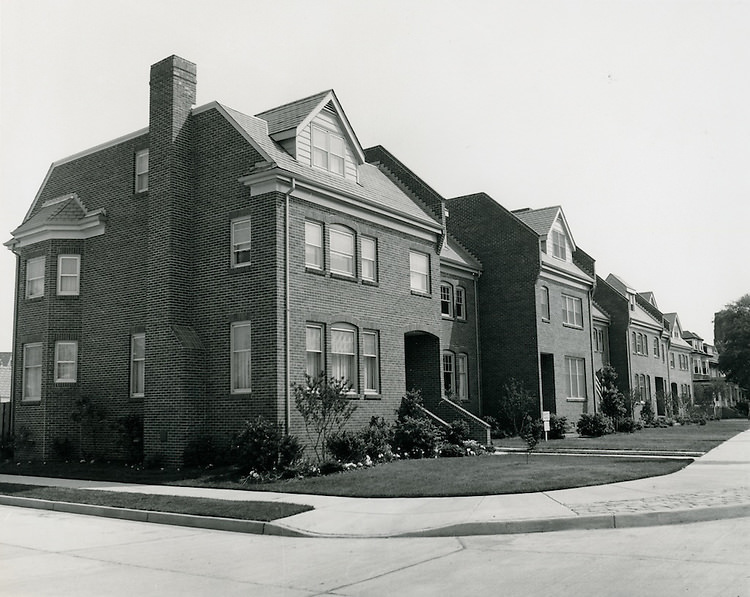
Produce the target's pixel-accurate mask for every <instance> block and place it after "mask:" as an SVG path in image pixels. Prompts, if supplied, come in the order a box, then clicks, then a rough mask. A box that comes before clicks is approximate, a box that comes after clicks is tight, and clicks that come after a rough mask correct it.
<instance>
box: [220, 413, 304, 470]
mask: <svg viewBox="0 0 750 597" xmlns="http://www.w3.org/2000/svg"><path fill="white" fill-rule="evenodd" d="M301 452H302V450H301V448H300V446H299V442H298V441H297V440H296V438H290V437H285V436H284V435H283V434H282V433H281V429H280V428H279V426H278V425H277V424H276V423H272V422H270V421H268V420H266V419H264V418H263V417H258V418H257V419H255V420H254V421H245V424H244V426H243V428H242V429H241V430H240V431H238V432H237V433H235V434H234V435H233V436H232V446H231V459H232V461H233V462H234V463H235V464H237V465H238V466H239V468H240V471H241V472H242V473H244V474H247V473H249V472H250V471H255V472H257V473H259V474H266V473H270V472H271V471H274V470H279V469H280V468H281V467H282V464H294V461H295V460H296V459H298V458H299V457H300V456H301Z"/></svg>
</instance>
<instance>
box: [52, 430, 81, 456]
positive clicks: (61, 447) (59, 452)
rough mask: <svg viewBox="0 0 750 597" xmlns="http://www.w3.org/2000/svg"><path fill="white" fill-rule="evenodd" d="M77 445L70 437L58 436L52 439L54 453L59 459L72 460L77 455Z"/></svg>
mask: <svg viewBox="0 0 750 597" xmlns="http://www.w3.org/2000/svg"><path fill="white" fill-rule="evenodd" d="M75 451H76V448H75V445H74V444H73V441H72V440H71V439H70V438H69V437H68V436H65V437H56V438H55V439H53V440H52V454H54V456H55V458H56V459H57V460H65V461H67V460H71V459H72V458H74V455H75Z"/></svg>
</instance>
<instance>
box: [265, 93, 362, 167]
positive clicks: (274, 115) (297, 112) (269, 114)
mask: <svg viewBox="0 0 750 597" xmlns="http://www.w3.org/2000/svg"><path fill="white" fill-rule="evenodd" d="M325 107H329V108H330V109H331V110H332V111H333V112H334V113H335V114H336V116H338V118H339V121H340V123H341V126H342V129H343V132H344V134H345V135H346V137H347V140H348V141H349V146H350V147H351V149H352V152H353V153H354V155H355V156H356V159H357V162H358V163H359V164H361V163H363V162H364V161H365V153H364V150H363V149H362V146H361V145H360V143H359V139H357V135H356V134H355V132H354V129H353V128H352V126H351V124H350V123H349V119H348V118H347V117H346V114H345V113H344V108H342V107H341V104H340V103H339V100H338V98H337V97H336V94H335V93H334V91H333V89H328V90H327V91H322V92H321V93H316V94H315V95H311V96H309V97H306V98H303V99H301V100H297V101H294V102H289V103H288V104H284V105H283V106H279V107H278V108H272V109H270V110H266V111H265V112H260V113H259V114H256V117H257V118H260V119H262V120H265V121H266V122H267V123H268V135H269V136H270V137H271V138H272V139H274V141H280V140H282V139H288V138H290V137H295V136H297V135H298V134H299V133H300V131H301V130H302V129H303V128H305V127H306V126H307V125H308V124H310V122H311V121H312V119H313V118H315V116H317V115H318V113H320V111H321V110H323V108H325Z"/></svg>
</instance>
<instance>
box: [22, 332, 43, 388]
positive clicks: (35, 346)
mask: <svg viewBox="0 0 750 597" xmlns="http://www.w3.org/2000/svg"><path fill="white" fill-rule="evenodd" d="M30 349H39V364H38V365H33V366H29V365H28V354H27V353H28V351H29V350H30ZM43 365H44V350H43V349H42V343H41V342H29V343H28V344H24V345H23V376H22V380H21V383H22V388H21V400H22V401H23V402H39V401H40V400H41V399H42V372H43V368H42V366H43ZM31 369H34V375H38V376H39V395H38V396H29V395H28V394H26V387H27V386H28V385H29V384H28V383H27V380H28V376H29V371H30V370H31Z"/></svg>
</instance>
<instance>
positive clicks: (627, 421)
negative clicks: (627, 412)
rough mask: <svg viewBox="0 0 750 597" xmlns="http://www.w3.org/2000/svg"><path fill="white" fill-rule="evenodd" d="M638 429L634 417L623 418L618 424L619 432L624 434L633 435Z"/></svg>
mask: <svg viewBox="0 0 750 597" xmlns="http://www.w3.org/2000/svg"><path fill="white" fill-rule="evenodd" d="M636 429H637V425H636V422H635V419H633V418H632V417H623V418H622V419H620V420H619V421H618V422H617V431H620V432H622V433H633V432H635V430H636Z"/></svg>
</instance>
